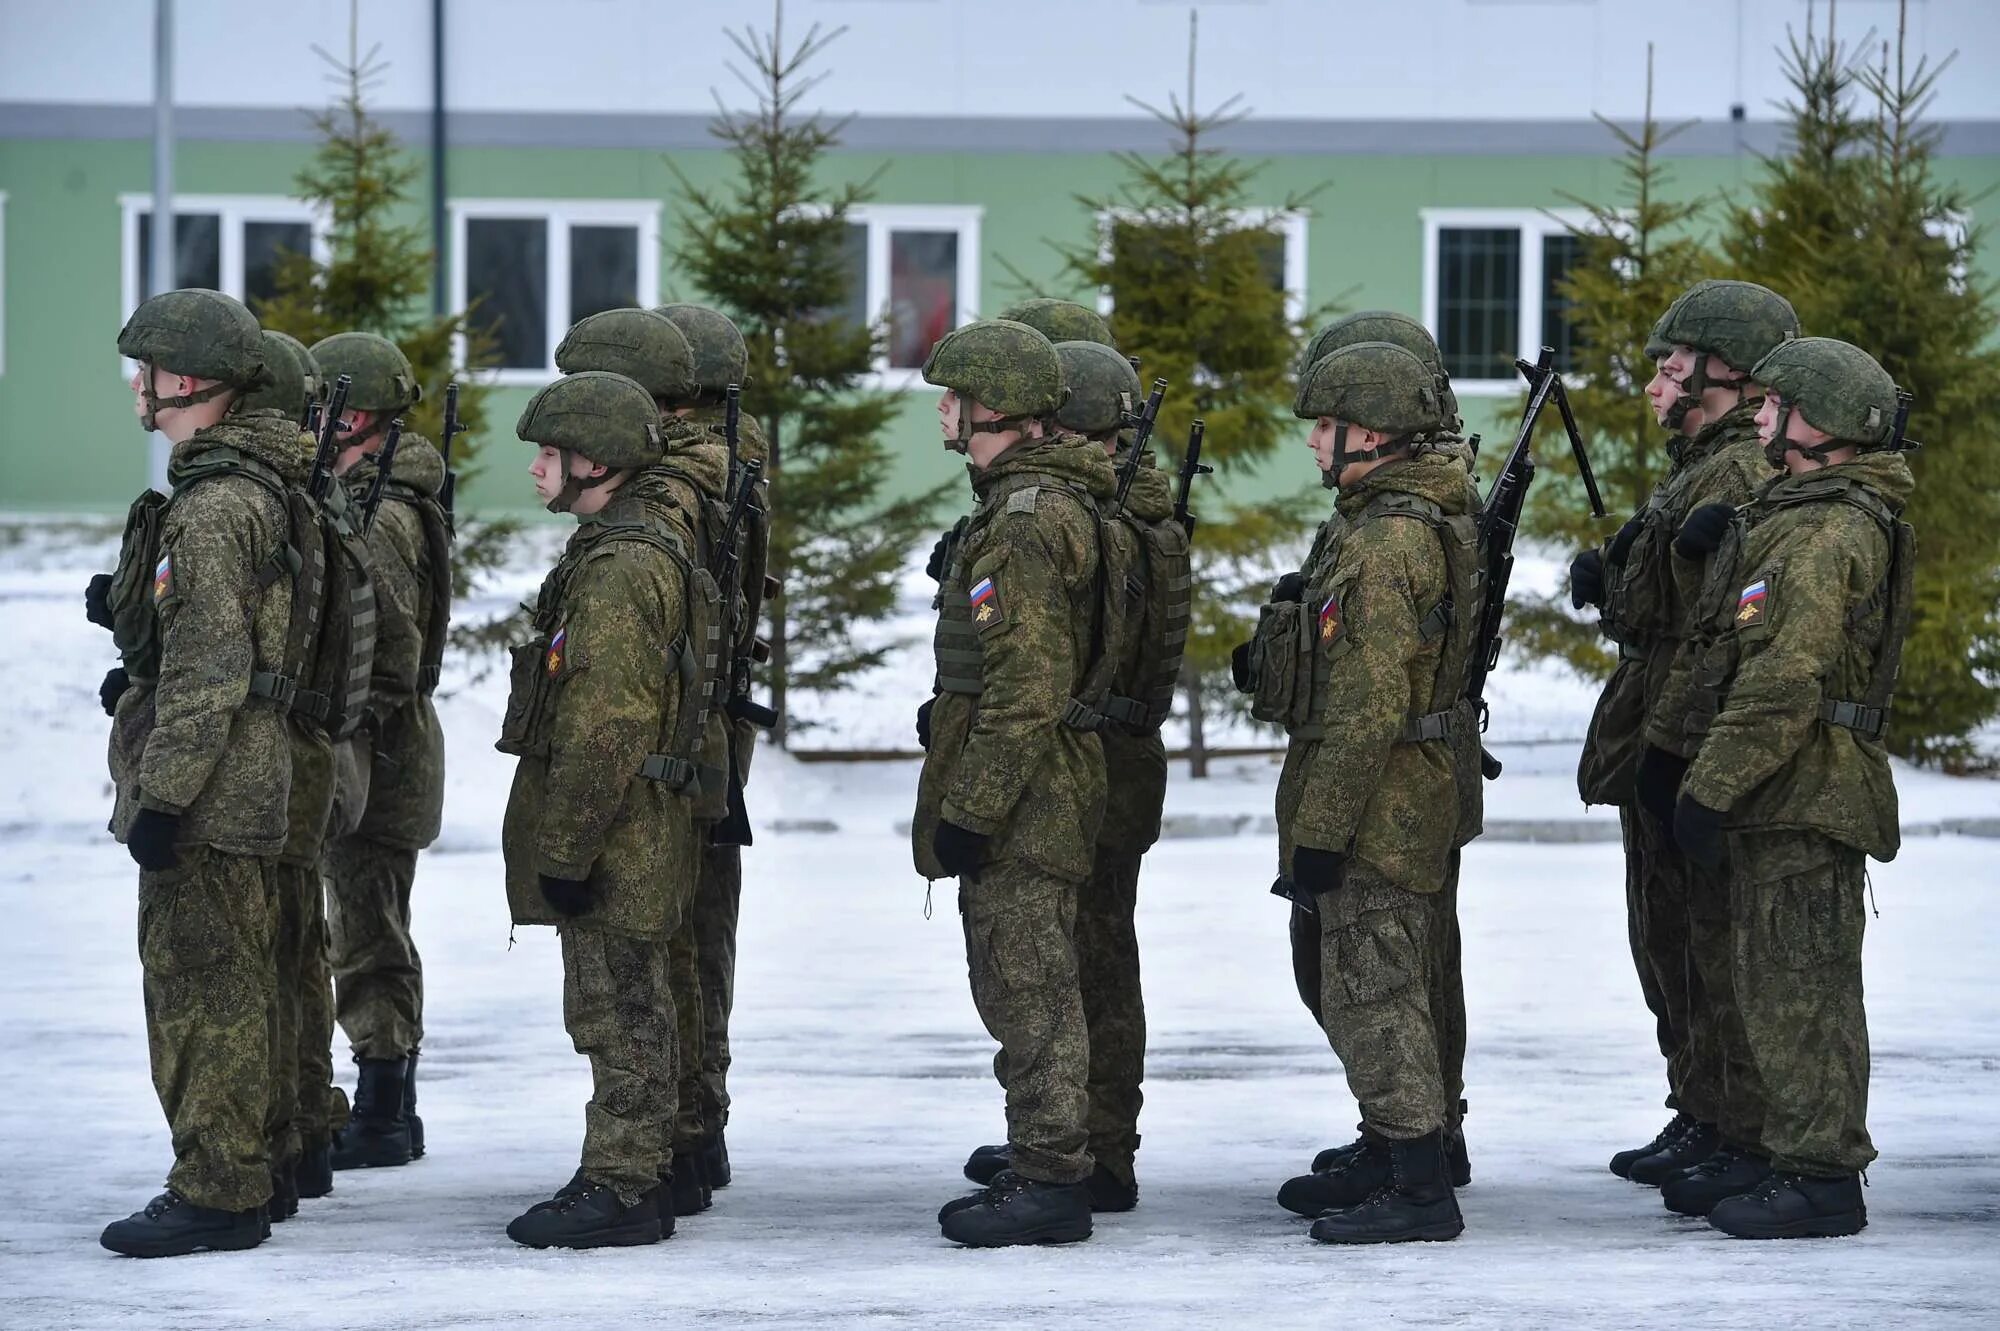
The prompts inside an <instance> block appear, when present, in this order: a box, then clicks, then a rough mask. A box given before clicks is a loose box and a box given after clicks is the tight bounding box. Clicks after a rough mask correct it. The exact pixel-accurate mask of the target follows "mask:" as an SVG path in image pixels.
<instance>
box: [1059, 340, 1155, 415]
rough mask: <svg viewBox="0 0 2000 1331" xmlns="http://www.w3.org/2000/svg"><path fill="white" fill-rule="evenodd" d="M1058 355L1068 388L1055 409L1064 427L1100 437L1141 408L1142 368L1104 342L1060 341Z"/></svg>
mask: <svg viewBox="0 0 2000 1331" xmlns="http://www.w3.org/2000/svg"><path fill="white" fill-rule="evenodd" d="M1056 359H1057V360H1059V361H1060V362H1062V377H1063V386H1064V387H1065V388H1067V389H1068V390H1069V397H1068V398H1067V399H1066V400H1065V401H1064V402H1063V404H1062V409H1061V410H1060V411H1058V412H1056V424H1057V425H1060V426H1062V428H1063V429H1065V430H1069V431H1072V432H1074V433H1076V434H1084V435H1089V436H1091V437H1092V438H1097V437H1099V436H1101V435H1104V434H1108V433H1110V432H1111V431H1114V430H1117V429H1119V428H1120V427H1121V426H1123V425H1124V424H1125V423H1126V422H1127V421H1128V420H1129V419H1130V418H1131V416H1132V413H1133V412H1135V411H1137V410H1138V409H1139V399H1140V397H1141V396H1142V394H1143V390H1142V389H1141V388H1140V386H1139V372H1138V371H1137V370H1135V369H1133V368H1132V362H1131V361H1129V360H1126V359H1125V358H1124V357H1123V356H1121V355H1119V354H1118V353H1117V352H1116V351H1113V350H1112V349H1111V348H1110V347H1108V346H1106V345H1105V344H1104V343H1102V342H1085V341H1078V342H1058V343H1056Z"/></svg>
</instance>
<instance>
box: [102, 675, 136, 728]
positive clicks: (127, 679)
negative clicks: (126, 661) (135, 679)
mask: <svg viewBox="0 0 2000 1331" xmlns="http://www.w3.org/2000/svg"><path fill="white" fill-rule="evenodd" d="M131 687H132V677H131V676H130V675H128V674H126V673H125V667H124V666H112V667H111V669H109V670H107V671H105V672H104V682H103V683H102V684H99V685H98V686H97V701H98V704H99V705H100V706H101V707H103V708H104V714H105V715H106V716H116V715H118V700H119V699H120V698H122V697H124V696H125V690H127V689H129V688H131Z"/></svg>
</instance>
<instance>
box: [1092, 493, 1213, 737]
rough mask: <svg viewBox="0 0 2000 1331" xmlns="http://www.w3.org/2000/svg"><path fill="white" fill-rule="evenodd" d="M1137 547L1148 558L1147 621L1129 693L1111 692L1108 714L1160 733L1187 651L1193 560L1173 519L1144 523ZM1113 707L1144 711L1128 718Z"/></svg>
mask: <svg viewBox="0 0 2000 1331" xmlns="http://www.w3.org/2000/svg"><path fill="white" fill-rule="evenodd" d="M1144 536H1145V539H1144V541H1143V542H1142V543H1141V546H1140V549H1141V551H1142V553H1143V556H1144V559H1145V561H1146V624H1145V629H1144V631H1143V632H1142V633H1141V636H1140V643H1139V670H1138V673H1137V674H1136V675H1135V676H1134V677H1133V679H1132V681H1131V683H1132V686H1133V691H1132V696H1131V697H1129V698H1126V697H1119V696H1113V697H1112V698H1111V699H1109V700H1108V701H1109V704H1110V705H1109V706H1107V708H1106V715H1108V716H1110V717H1111V718H1112V719H1113V720H1114V721H1120V722H1122V723H1123V724H1125V725H1127V726H1130V727H1132V728H1133V729H1134V730H1135V731H1136V732H1137V733H1139V734H1144V735H1153V734H1158V733H1159V729H1160V727H1161V726H1163V725H1165V724H1166V721H1167V717H1168V716H1169V715H1171V714H1172V712H1173V710H1174V693H1175V691H1176V690H1177V689H1179V687H1180V679H1181V660H1182V658H1183V656H1184V655H1185V654H1186V652H1187V640H1188V625H1189V622H1190V620H1191V618H1192V616H1193V611H1194V562H1193V559H1192V557H1191V556H1190V554H1189V551H1188V538H1187V532H1186V531H1184V530H1183V529H1182V527H1181V525H1180V523H1178V522H1174V521H1172V520H1171V519H1169V520H1167V521H1163V522H1155V523H1151V524H1149V525H1147V526H1146V528H1145V531H1144ZM1117 708H1131V709H1142V712H1143V714H1142V716H1141V718H1140V719H1139V720H1138V721H1136V722H1133V721H1130V720H1128V719H1126V717H1124V716H1120V715H1118V713H1117V711H1115V710H1114V709H1117Z"/></svg>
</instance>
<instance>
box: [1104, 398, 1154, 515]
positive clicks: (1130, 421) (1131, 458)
mask: <svg viewBox="0 0 2000 1331" xmlns="http://www.w3.org/2000/svg"><path fill="white" fill-rule="evenodd" d="M1166 394H1167V381H1166V380H1164V379H1155V380H1153V391H1152V393H1151V394H1150V395H1149V396H1148V397H1147V398H1146V405H1145V407H1144V408H1142V409H1141V410H1140V412H1139V414H1138V415H1136V416H1134V415H1133V414H1132V413H1130V412H1126V413H1125V419H1124V420H1122V421H1120V422H1119V424H1121V425H1129V426H1131V427H1132V451H1131V452H1130V453H1129V454H1127V455H1126V457H1125V465H1123V466H1122V467H1120V468H1119V469H1118V497H1117V498H1115V499H1113V500H1112V501H1111V511H1112V512H1113V513H1116V512H1118V511H1120V510H1121V509H1123V508H1124V507H1125V496H1126V494H1127V493H1129V492H1130V491H1131V489H1132V478H1133V477H1135V476H1137V475H1138V474H1139V459H1140V457H1142V456H1143V455H1144V454H1145V452H1146V445H1147V443H1149V442H1150V441H1151V440H1152V438H1153V422H1155V421H1157V420H1158V419H1159V418H1160V399H1161V398H1163V397H1165V396H1166Z"/></svg>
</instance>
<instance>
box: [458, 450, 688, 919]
mask: <svg viewBox="0 0 2000 1331" xmlns="http://www.w3.org/2000/svg"><path fill="white" fill-rule="evenodd" d="M647 475H648V473H647V472H641V473H640V474H639V476H638V477H636V478H634V480H633V481H628V482H626V484H625V486H624V487H621V493H619V494H618V495H616V496H614V497H613V499H612V502H611V503H610V504H609V505H607V506H606V507H605V509H604V511H603V512H601V513H598V514H596V515H595V516H593V517H589V518H585V519H583V520H582V521H581V522H580V523H579V525H578V527H577V530H576V534H575V535H574V536H572V537H571V538H570V541H569V544H568V546H566V547H565V548H564V550H563V553H562V557H561V558H560V559H559V560H558V561H557V562H556V566H555V568H554V569H553V570H552V571H551V572H550V573H549V575H548V577H547V578H546V579H545V580H544V581H543V583H542V587H541V591H540V592H539V593H538V594H537V596H536V598H535V604H534V606H533V612H534V636H533V637H532V638H531V639H530V640H529V641H528V642H526V643H524V644H522V645H521V646H519V647H516V648H514V649H513V674H512V685H511V690H510V692H509V694H508V699H507V716H506V719H505V721H504V722H503V724H502V727H501V735H500V742H499V744H498V745H497V746H496V747H498V748H499V749H500V751H501V752H502V753H510V754H514V755H516V756H517V757H519V759H520V765H519V766H518V767H517V768H516V769H515V773H514V786H513V790H512V792H511V793H510V794H509V796H508V800H507V813H506V817H505V821H504V823H503V826H502V831H501V847H502V850H503V851H504V853H505V857H506V862H507V898H508V903H509V905H510V907H511V908H512V911H513V917H514V921H515V923H517V924H557V923H561V922H562V920H561V917H560V916H558V915H557V914H556V913H555V912H554V911H553V910H552V909H551V908H550V907H549V905H548V903H547V902H546V901H545V900H543V898H542V893H541V884H540V875H542V874H548V875H550V876H551V877H556V878H570V879H579V880H588V881H589V883H590V885H591V897H592V901H591V908H590V910H589V911H588V912H587V913H586V914H585V915H584V916H583V917H582V920H583V921H584V922H588V923H591V924H596V925H599V926H602V927H604V928H609V929H616V930H618V931H620V932H624V933H629V934H636V935H640V936H644V937H663V936H664V935H666V934H667V933H670V932H671V931H672V930H673V929H675V928H676V927H678V925H679V923H680V918H681V915H682V912H683V911H684V910H685V908H686V902H687V899H688V896H689V894H690V893H691V892H692V891H693V887H694V878H695V864H696V859H695V857H696V855H697V853H698V842H697V839H696V836H695V831H694V822H693V816H692V811H691V808H690V804H689V801H688V799H687V798H686V797H685V796H683V795H680V794H676V793H675V792H674V791H673V790H671V789H670V788H669V787H668V785H666V784H665V783H664V782H662V781H659V780H654V779H651V778H650V777H649V776H647V775H645V774H644V773H645V769H646V768H647V767H648V762H649V758H650V757H651V756H652V755H655V754H657V753H659V752H660V751H661V749H662V748H663V746H664V745H665V743H666V740H667V737H668V736H670V735H671V734H672V733H673V727H674V723H675V721H676V719H677V717H678V715H679V702H680V692H679V690H678V688H677V687H676V673H675V668H674V662H675V660H676V653H677V652H678V651H679V650H680V648H681V646H682V645H683V644H682V629H683V623H684V616H685V607H686V601H685V597H686V595H687V576H688V566H687V564H686V554H685V551H684V550H683V549H682V543H681V538H680V537H679V536H678V535H677V534H676V533H675V532H674V531H673V529H672V526H671V524H670V523H668V522H666V521H665V520H663V519H662V517H661V516H660V515H659V513H658V511H657V500H656V498H655V499H649V498H647V497H645V496H644V495H643V493H642V492H643V491H644V490H645V489H647V488H648V487H646V486H645V485H643V484H639V485H638V488H637V489H633V487H634V485H635V483H637V482H640V481H642V480H643V479H644V478H646V477H647ZM627 490H630V491H631V492H630V493H626V492H625V491H627Z"/></svg>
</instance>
